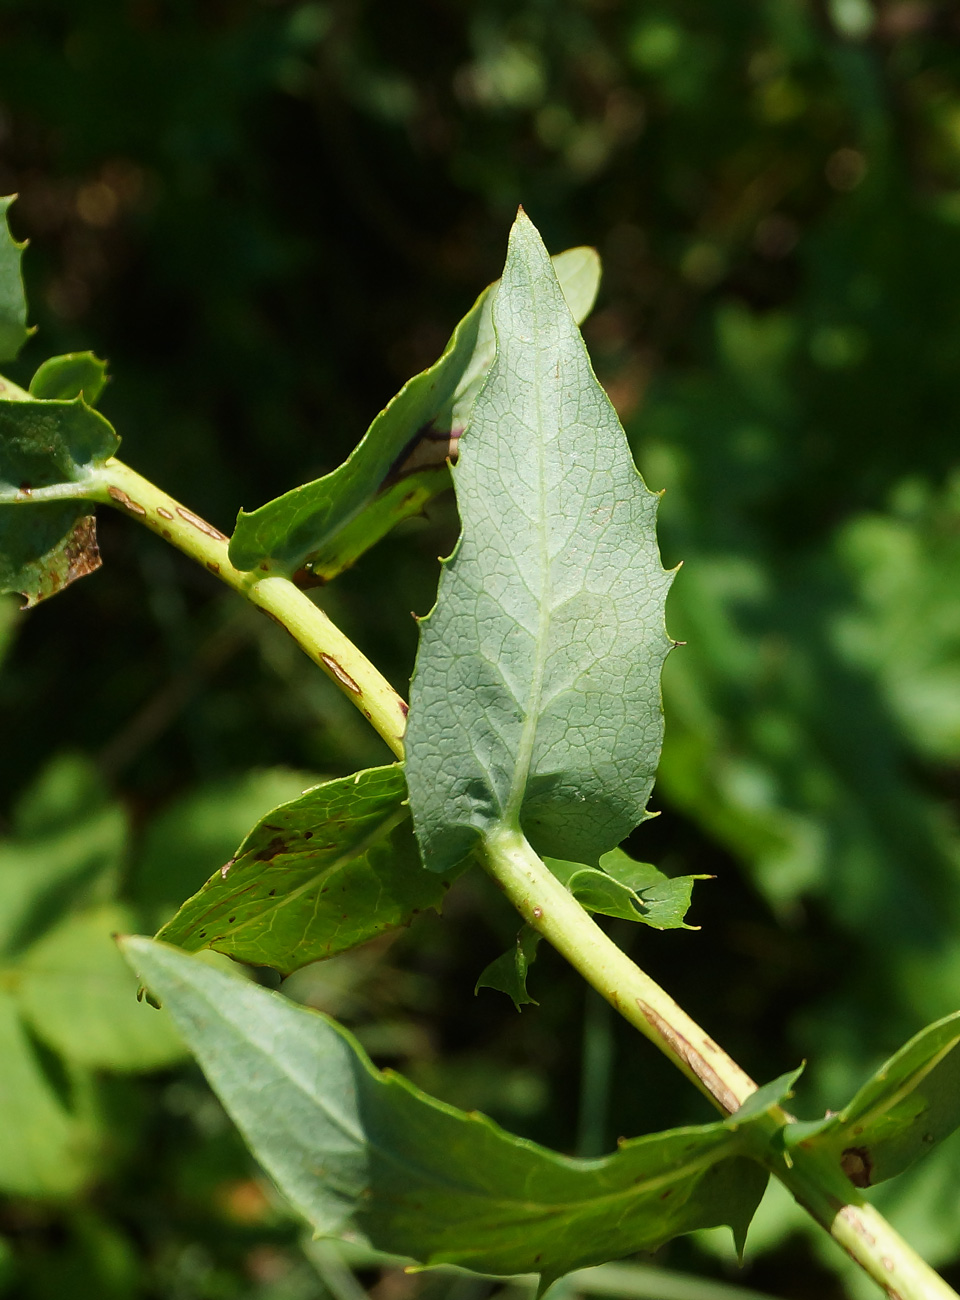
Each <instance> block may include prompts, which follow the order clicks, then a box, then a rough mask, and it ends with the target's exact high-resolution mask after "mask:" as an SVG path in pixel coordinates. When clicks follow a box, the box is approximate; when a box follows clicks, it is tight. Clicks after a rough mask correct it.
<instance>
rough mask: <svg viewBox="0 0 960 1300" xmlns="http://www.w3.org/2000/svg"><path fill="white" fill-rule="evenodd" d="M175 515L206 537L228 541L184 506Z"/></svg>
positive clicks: (178, 508) (216, 529)
mask: <svg viewBox="0 0 960 1300" xmlns="http://www.w3.org/2000/svg"><path fill="white" fill-rule="evenodd" d="M110 495H111V496H112V495H113V488H111V489H110ZM177 514H178V515H179V516H180V518H181V519H183V520H185V521H186V522H187V523H188V524H191V525H192V526H193V527H194V528H196V529H197V530H198V531H199V532H201V533H206V535H207V537H213V538H214V539H215V540H216V541H218V542H225V541H227V540H228V539H227V537H226V536H225V535H224V534H223V533H221V531H220V529H219V528H214V526H213V524H208V523H207V521H206V519H201V518H200V516H199V515H195V514H194V513H193V511H192V510H188V509H187V507H186V506H177Z"/></svg>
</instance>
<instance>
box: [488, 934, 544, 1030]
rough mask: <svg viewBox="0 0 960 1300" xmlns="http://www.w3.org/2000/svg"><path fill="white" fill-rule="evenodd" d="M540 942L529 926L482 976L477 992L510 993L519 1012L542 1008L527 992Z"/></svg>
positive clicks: (509, 996)
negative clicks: (529, 976)
mask: <svg viewBox="0 0 960 1300" xmlns="http://www.w3.org/2000/svg"><path fill="white" fill-rule="evenodd" d="M540 939H541V935H540V934H539V933H538V931H536V930H534V929H533V928H532V927H531V926H529V925H525V926H524V927H523V929H522V930H521V931H520V933H519V934H518V935H517V942H516V943H515V944H514V946H513V947H512V948H509V949H508V950H507V951H506V952H505V953H503V955H502V956H500V957H497V958H496V959H495V960H494V961H492V962H491V963H490V965H489V966H487V967H485V968H484V969H483V970H482V971H481V972H480V978H479V979H478V980H477V983H476V988H475V989H474V992H475V993H478V992H479V991H480V989H496V990H497V991H498V992H499V993H506V995H507V997H508V998H512V999H513V1005H514V1006H515V1007H516V1008H517V1010H518V1011H519V1010H520V1008H521V1007H522V1006H523V1005H524V1004H527V1003H529V1004H532V1005H533V1006H535V1007H536V1006H539V1005H540V1004H539V1003H538V1002H537V999H536V998H532V997H531V996H530V994H529V993H528V992H527V973H528V972H529V970H530V967H531V966H532V965H533V963H534V961H536V957H537V945H538V944H539V942H540Z"/></svg>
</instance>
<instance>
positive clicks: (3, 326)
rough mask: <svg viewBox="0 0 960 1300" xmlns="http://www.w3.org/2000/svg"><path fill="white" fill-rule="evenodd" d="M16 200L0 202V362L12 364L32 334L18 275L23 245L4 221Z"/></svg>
mask: <svg viewBox="0 0 960 1300" xmlns="http://www.w3.org/2000/svg"><path fill="white" fill-rule="evenodd" d="M15 198H16V195H11V196H10V197H9V198H3V199H0V217H2V218H3V220H2V222H0V361H11V360H12V359H13V358H14V357H15V356H16V355H17V353H18V352H19V351H20V349H21V348H22V347H23V345H24V343H26V341H27V339H28V338H29V337H30V334H31V333H32V331H31V330H29V329H27V299H26V295H25V294H24V292H23V278H22V276H21V274H20V255H21V253H22V252H23V250H24V249H25V248H26V243H22V244H18V243H17V241H16V240H15V239H14V238H13V236H12V235H11V234H10V226H9V224H8V222H7V210H8V209H9V207H10V204H11V203H12V202H13V200H14V199H15Z"/></svg>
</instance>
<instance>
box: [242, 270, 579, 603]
mask: <svg viewBox="0 0 960 1300" xmlns="http://www.w3.org/2000/svg"><path fill="white" fill-rule="evenodd" d="M555 261H556V264H557V272H558V274H559V275H560V276H561V279H562V283H563V286H564V291H565V292H566V293H567V295H568V301H569V303H570V310H571V311H572V312H573V313H574V314H575V315H576V317H577V319H578V320H583V318H584V317H585V316H586V315H587V314H588V312H589V311H590V308H591V307H592V306H593V301H594V298H595V297H596V292H597V286H598V284H599V280H600V261H599V258H598V257H597V254H596V252H595V251H594V250H593V249H592V248H571V249H569V250H568V251H567V252H566V253H561V254H560V255H559V257H558V258H556V259H555ZM495 290H496V285H491V286H490V287H489V288H488V289H485V290H484V291H483V293H482V294H481V295H480V297H479V298H478V299H477V301H476V302H475V303H474V305H473V307H472V308H471V309H470V311H469V312H468V313H467V315H466V316H465V317H464V318H463V320H462V321H461V322H460V324H459V325H458V326H457V328H456V329H455V330H454V332H453V335H452V337H451V339H450V342H449V343H448V344H447V347H446V350H445V351H444V353H443V356H442V357H441V358H440V360H439V361H437V362H435V364H434V365H432V366H430V368H429V369H428V370H424V371H423V372H422V373H421V374H419V375H416V376H415V377H414V378H413V379H411V380H410V381H409V382H408V383H406V384H405V385H404V387H403V388H402V389H401V390H400V392H399V393H398V394H397V396H396V397H395V398H394V399H393V401H392V402H390V404H389V405H388V406H387V407H386V408H385V409H384V410H383V411H381V412H380V414H379V415H378V416H377V418H376V419H375V420H374V422H373V424H372V425H371V426H370V428H369V430H368V431H367V434H366V436H365V437H364V438H363V440H362V441H361V442H360V444H359V446H358V447H357V448H356V450H355V451H354V452H353V453H352V455H351V456H350V457H349V459H348V460H346V461H345V462H344V464H343V465H341V466H340V467H339V468H338V469H335V470H334V471H333V472H332V473H331V474H327V475H326V476H325V477H324V478H321V479H317V480H316V481H315V482H313V483H307V484H305V485H304V486H303V487H298V488H294V489H293V491H291V492H287V493H286V494H285V495H284V496H282V497H278V498H277V499H276V500H275V501H270V502H268V503H267V504H266V505H265V506H261V507H260V509H259V510H253V511H251V512H250V513H249V514H248V513H246V512H245V511H242V510H241V512H240V515H239V518H238V519H237V526H236V529H235V531H234V534H233V537H232V538H231V539H230V559H231V561H232V563H233V564H235V565H236V566H237V568H238V569H254V568H256V567H257V566H258V565H260V564H263V563H267V564H273V565H276V566H278V567H280V568H281V569H284V570H286V571H287V572H288V573H291V574H292V573H293V572H295V571H297V570H301V569H306V570H308V571H309V572H308V573H307V574H306V575H305V576H306V578H307V580H308V581H309V580H310V578H311V577H312V578H316V579H317V580H320V581H327V580H328V579H330V578H332V577H334V576H335V575H336V574H337V573H340V572H341V571H342V570H343V569H345V568H347V567H348V566H349V565H350V564H352V563H353V562H354V561H355V560H356V559H357V557H358V556H359V555H362V554H363V552H364V551H366V550H367V549H369V547H371V546H372V545H373V544H374V543H375V542H377V541H379V540H380V538H381V537H383V535H384V534H385V533H386V532H388V531H389V529H391V528H392V527H393V526H394V525H395V524H396V523H398V522H399V521H400V520H401V519H406V518H408V517H409V516H410V515H414V514H418V513H420V511H422V509H423V507H424V505H425V503H426V502H427V501H428V500H430V498H431V497H433V496H436V494H437V493H438V492H442V491H443V490H444V488H446V487H449V482H450V480H449V475H448V473H447V458H448V456H456V453H457V444H458V441H459V439H460V437H461V435H462V434H463V431H464V429H465V428H466V427H467V424H468V423H469V421H470V417H471V414H472V411H473V404H474V400H475V398H476V395H477V392H478V391H479V389H480V386H481V384H482V383H483V380H484V379H485V378H486V374H487V371H488V370H489V367H490V364H491V362H492V361H493V356H494V351H495V343H494V335H493V328H492V325H491V323H490V307H491V303H492V300H493V295H494V293H495Z"/></svg>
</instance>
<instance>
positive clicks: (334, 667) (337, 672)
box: [320, 654, 361, 695]
mask: <svg viewBox="0 0 960 1300" xmlns="http://www.w3.org/2000/svg"><path fill="white" fill-rule="evenodd" d="M320 658H321V659H322V660H323V662H324V664H325V665H326V666H327V668H328V669H329V670H330V672H331V673H333V675H334V677H336V679H337V681H338V682H341V683H342V684H343V685H344V686H345V687H346V688H347V690H348V691H353V693H354V695H360V694H361V690H360V687H359V686H358V685H357V683H356V682H355V681H354V680H353V678H352V677H351V676H350V674H349V673H348V672H347V671H346V669H345V668H342V667H341V666H340V664H338V663H337V661H336V659H334V657H333V655H327V654H321V656H320Z"/></svg>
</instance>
